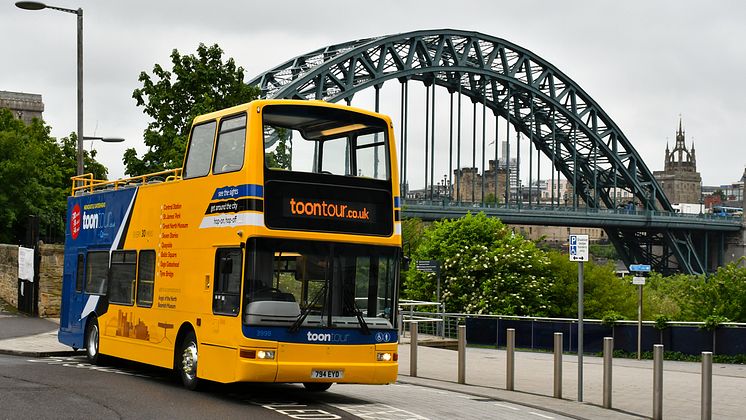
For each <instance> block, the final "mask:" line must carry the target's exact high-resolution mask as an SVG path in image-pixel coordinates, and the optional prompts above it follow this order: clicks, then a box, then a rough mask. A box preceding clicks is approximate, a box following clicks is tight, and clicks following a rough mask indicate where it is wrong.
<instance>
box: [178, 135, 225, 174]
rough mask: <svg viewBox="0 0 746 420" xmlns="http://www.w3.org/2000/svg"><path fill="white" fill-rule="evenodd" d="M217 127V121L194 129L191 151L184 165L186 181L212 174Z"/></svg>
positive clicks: (190, 145)
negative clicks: (211, 166)
mask: <svg viewBox="0 0 746 420" xmlns="http://www.w3.org/2000/svg"><path fill="white" fill-rule="evenodd" d="M216 125H217V124H216V123H215V121H210V122H208V123H205V124H200V125H197V126H194V128H192V137H191V139H190V141H189V151H188V152H187V157H186V163H185V164H184V178H185V179H186V178H197V177H200V176H205V175H207V174H208V173H209V172H210V163H211V162H212V146H213V143H214V142H215V126H216Z"/></svg>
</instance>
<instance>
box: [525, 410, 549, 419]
mask: <svg viewBox="0 0 746 420" xmlns="http://www.w3.org/2000/svg"><path fill="white" fill-rule="evenodd" d="M528 414H533V415H535V416H539V417H543V418H545V419H553V418H554V417H551V416H545V415H544V414H539V413H534V412H533V411H529V412H528Z"/></svg>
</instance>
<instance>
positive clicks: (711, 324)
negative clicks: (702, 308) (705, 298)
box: [702, 315, 730, 331]
mask: <svg viewBox="0 0 746 420" xmlns="http://www.w3.org/2000/svg"><path fill="white" fill-rule="evenodd" d="M725 322H730V320H729V319H728V318H726V317H724V316H720V315H710V316H708V317H707V318H705V320H704V325H703V326H702V329H704V330H707V331H715V330H716V329H717V328H718V327H719V326H720V325H721V324H723V323H725Z"/></svg>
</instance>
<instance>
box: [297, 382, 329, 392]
mask: <svg viewBox="0 0 746 420" xmlns="http://www.w3.org/2000/svg"><path fill="white" fill-rule="evenodd" d="M303 386H304V387H306V390H307V391H310V392H323V391H326V390H327V389H329V388H331V386H332V383H331V382H303Z"/></svg>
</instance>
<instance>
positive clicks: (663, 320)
mask: <svg viewBox="0 0 746 420" xmlns="http://www.w3.org/2000/svg"><path fill="white" fill-rule="evenodd" d="M669 322H671V320H670V319H669V318H668V317H667V316H665V315H663V314H658V316H656V317H655V328H656V329H657V330H661V331H663V330H665V329H666V328H668V323H669Z"/></svg>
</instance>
